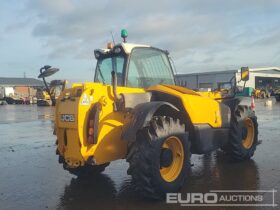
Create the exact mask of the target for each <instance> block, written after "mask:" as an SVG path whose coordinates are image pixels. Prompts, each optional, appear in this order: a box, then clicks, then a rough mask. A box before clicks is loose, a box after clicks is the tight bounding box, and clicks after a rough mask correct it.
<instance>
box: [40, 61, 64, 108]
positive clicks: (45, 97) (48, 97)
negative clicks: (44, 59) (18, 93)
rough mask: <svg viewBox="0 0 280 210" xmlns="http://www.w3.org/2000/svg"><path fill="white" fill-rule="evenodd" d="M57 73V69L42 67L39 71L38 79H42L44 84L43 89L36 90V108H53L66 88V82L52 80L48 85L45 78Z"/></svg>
mask: <svg viewBox="0 0 280 210" xmlns="http://www.w3.org/2000/svg"><path fill="white" fill-rule="evenodd" d="M57 71H59V69H58V68H52V67H51V66H48V65H46V66H44V67H42V68H41V69H40V75H39V76H38V78H42V79H43V81H44V84H45V88H44V89H37V93H36V98H37V105H38V106H55V101H56V99H57V98H58V96H59V95H60V93H61V92H62V91H63V90H64V89H65V87H66V80H52V81H51V82H50V83H49V84H48V83H47V82H46V80H45V77H49V76H51V75H53V74H54V73H56V72H57Z"/></svg>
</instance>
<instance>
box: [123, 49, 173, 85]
mask: <svg viewBox="0 0 280 210" xmlns="http://www.w3.org/2000/svg"><path fill="white" fill-rule="evenodd" d="M156 84H172V85H174V78H173V72H172V69H171V66H170V63H169V60H168V57H167V55H166V54H165V53H164V52H162V51H160V50H157V49H154V48H135V49H134V50H133V51H132V53H131V57H130V61H129V67H128V79H127V86H129V87H149V86H152V85H156Z"/></svg>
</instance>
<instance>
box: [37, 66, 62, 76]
mask: <svg viewBox="0 0 280 210" xmlns="http://www.w3.org/2000/svg"><path fill="white" fill-rule="evenodd" d="M45 67H46V66H44V67H43V68H41V69H40V74H39V76H38V78H44V77H49V76H51V75H53V74H54V73H56V72H58V71H59V69H58V68H52V67H50V66H47V68H45Z"/></svg>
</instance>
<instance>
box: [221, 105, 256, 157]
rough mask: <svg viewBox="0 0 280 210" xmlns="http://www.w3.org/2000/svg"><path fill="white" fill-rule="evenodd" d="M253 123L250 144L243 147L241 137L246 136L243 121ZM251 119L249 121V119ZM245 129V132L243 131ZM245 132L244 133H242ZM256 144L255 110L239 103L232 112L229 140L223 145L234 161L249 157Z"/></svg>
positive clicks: (252, 153)
mask: <svg viewBox="0 0 280 210" xmlns="http://www.w3.org/2000/svg"><path fill="white" fill-rule="evenodd" d="M248 119H249V122H252V123H253V133H254V135H253V137H252V138H251V139H252V145H250V144H249V146H248V147H245V146H244V144H243V139H244V138H245V139H246V138H247V135H249V134H248V131H247V130H246V126H245V121H246V120H248ZM250 120H251V121H250ZM244 129H245V132H244ZM244 133H245V134H244ZM257 144H258V122H257V117H256V115H255V112H254V111H253V110H252V109H251V108H250V107H248V106H241V105H239V106H238V107H237V108H236V110H235V111H234V112H233V113H232V117H231V128H230V132H229V142H228V144H227V145H226V147H224V149H225V151H226V152H227V153H228V154H229V156H230V158H231V159H232V160H235V161H242V160H246V159H250V158H251V157H252V156H253V155H254V152H255V150H256V146H257Z"/></svg>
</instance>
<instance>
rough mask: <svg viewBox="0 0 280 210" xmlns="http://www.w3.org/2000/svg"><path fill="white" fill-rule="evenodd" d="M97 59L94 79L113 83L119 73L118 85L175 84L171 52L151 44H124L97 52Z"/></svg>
mask: <svg viewBox="0 0 280 210" xmlns="http://www.w3.org/2000/svg"><path fill="white" fill-rule="evenodd" d="M94 55H95V58H96V59H97V64H96V70H95V77H94V82H98V83H103V84H111V82H112V76H111V72H112V71H113V72H115V73H116V77H117V86H125V87H138V88H147V87H150V86H153V85H156V84H170V85H175V80H174V76H173V70H172V67H171V64H170V61H169V58H168V52H167V51H163V50H160V49H157V48H153V47H150V46H148V45H136V44H130V43H125V42H124V43H121V44H118V45H115V46H114V47H112V46H110V45H108V49H104V50H101V49H98V50H95V51H94Z"/></svg>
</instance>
